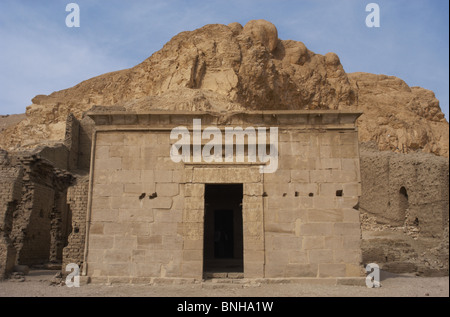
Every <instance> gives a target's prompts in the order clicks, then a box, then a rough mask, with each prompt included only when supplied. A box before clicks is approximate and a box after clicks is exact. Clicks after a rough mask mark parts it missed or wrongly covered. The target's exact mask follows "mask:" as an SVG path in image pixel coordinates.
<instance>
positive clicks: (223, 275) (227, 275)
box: [205, 272, 244, 279]
mask: <svg viewBox="0 0 450 317" xmlns="http://www.w3.org/2000/svg"><path fill="white" fill-rule="evenodd" d="M205 278H206V279H213V278H217V279H242V278H244V273H240V272H206V273H205Z"/></svg>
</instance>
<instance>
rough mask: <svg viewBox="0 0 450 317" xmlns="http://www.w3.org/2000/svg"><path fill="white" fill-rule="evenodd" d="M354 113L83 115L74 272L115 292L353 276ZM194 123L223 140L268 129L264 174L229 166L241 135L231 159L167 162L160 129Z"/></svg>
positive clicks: (166, 132)
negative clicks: (81, 222) (136, 286)
mask: <svg viewBox="0 0 450 317" xmlns="http://www.w3.org/2000/svg"><path fill="white" fill-rule="evenodd" d="M360 114H361V113H357V112H346V111H337V110H336V111H331V110H327V111H258V112H246V113H235V114H228V115H227V116H223V115H222V116H221V115H219V114H212V113H204V112H198V113H197V112H150V113H127V112H113V111H111V112H104V111H103V112H90V113H88V116H89V117H90V118H91V119H92V120H93V121H94V122H95V129H94V133H93V135H92V151H91V167H90V175H89V180H88V184H89V186H88V201H87V205H86V208H87V210H86V226H85V230H83V231H85V237H86V238H85V241H84V245H83V250H84V252H83V259H82V260H81V263H83V267H82V274H83V275H85V276H87V277H88V278H89V279H90V280H91V282H125V283H129V282H132V283H134V282H147V281H152V280H154V279H161V278H182V279H193V280H201V279H203V278H207V277H208V276H218V275H215V274H219V275H220V274H221V276H228V277H233V276H234V277H245V278H264V279H270V278H305V279H310V278H314V279H316V278H327V279H332V280H333V279H334V280H337V279H342V278H344V279H345V278H354V277H360V276H361V247H360V244H361V231H360V217H359V211H358V210H357V209H355V208H357V204H358V200H359V196H360V195H361V184H360V165H359V164H360V160H359V148H358V135H357V129H356V127H355V121H356V119H357V118H358V117H359V115H360ZM194 119H197V120H198V119H200V120H201V122H202V125H203V128H206V127H213V128H214V129H215V131H216V132H221V133H222V132H223V135H225V132H226V129H227V128H228V129H229V128H231V127H234V128H236V127H241V128H243V129H246V128H248V127H250V128H254V129H256V130H258V131H259V129H258V128H262V127H267V128H269V127H271V128H278V134H277V136H276V140H274V139H273V136H272V135H271V136H270V137H269V135H268V134H267V138H265V142H266V143H264V148H265V149H264V150H267V153H268V152H269V150H274V149H276V152H275V153H276V156H277V160H278V162H277V169H276V171H274V172H273V173H262V170H261V168H262V167H263V166H266V165H267V164H268V163H269V162H263V161H261V160H257V161H256V162H254V161H250V160H249V159H248V157H246V159H245V160H243V161H242V160H239V159H237V158H236V151H237V148H238V147H239V146H240V145H241V146H242V148H243V149H244V151H245V153H246V154H248V153H249V152H250V151H251V150H252V147H251V144H252V142H253V141H249V140H252V139H249V137H248V135H247V136H246V137H245V138H243V139H240V140H238V138H236V139H235V140H236V141H235V144H234V149H235V151H233V154H234V157H233V158H231V159H230V158H229V159H228V160H225V159H223V160H221V159H218V160H217V161H212V162H206V161H205V160H204V159H202V160H200V161H199V160H197V161H196V160H195V159H194V158H193V154H192V153H193V151H189V152H190V156H187V157H186V158H187V159H185V160H183V161H179V162H175V161H174V160H173V159H172V158H171V156H170V153H171V148H172V145H174V144H175V143H176V142H179V140H178V139H176V138H175V139H174V138H171V132H172V131H173V129H174V128H177V127H180V126H182V127H186V128H187V130H188V131H190V132H193V128H194V127H193V122H194ZM268 130H269V129H267V131H268ZM203 131H204V130H203ZM245 131H248V130H245ZM259 137H260V136H259V135H258V138H259ZM189 140H190V141H191V142H192V139H189ZM215 141H217V140H215ZM220 141H222V140H220ZM206 143H208V140H205V139H202V145H201V146H202V148H204V146H206ZM224 143H225V142H224ZM259 143H261V142H259ZM194 146H195V145H194ZM221 146H222V145H221ZM258 146H261V145H260V144H258ZM271 147H272V148H271ZM188 149H189V144H188ZM190 149H192V146H190ZM214 152H215V150H214ZM218 153H220V151H218ZM224 153H225V150H224V151H222V155H224ZM215 154H217V153H215ZM195 161H196V162H195ZM83 184H84V188H86V185H85V184H86V183H83ZM68 248H70V245H69V246H68Z"/></svg>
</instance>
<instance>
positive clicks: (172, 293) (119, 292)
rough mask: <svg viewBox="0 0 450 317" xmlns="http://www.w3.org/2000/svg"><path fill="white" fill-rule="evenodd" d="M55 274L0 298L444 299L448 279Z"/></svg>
mask: <svg viewBox="0 0 450 317" xmlns="http://www.w3.org/2000/svg"><path fill="white" fill-rule="evenodd" d="M56 273H57V271H44V270H35V271H31V272H30V273H29V275H27V276H26V277H25V280H24V281H20V279H10V280H6V281H4V282H0V297H7V296H11V297H16V296H19V297H21V296H24V297H34V296H39V297H47V296H48V297H72V296H74V297H85V296H86V297H91V296H95V297H123V296H126V297H267V296H269V297H428V296H431V297H448V296H449V278H448V276H447V277H416V276H414V275H405V274H404V275H395V274H390V273H384V272H382V274H381V285H382V287H380V288H367V287H366V286H346V285H336V286H332V285H313V284H284V283H279V284H278V283H277V284H261V283H246V284H232V283H214V282H211V281H208V282H203V283H197V284H181V285H164V284H160V285H149V284H147V285H145V284H143V285H130V284H113V285H105V284H87V285H81V286H80V287H79V288H76V287H72V288H69V287H67V286H63V285H60V284H56V283H55V279H54V276H55V274H56Z"/></svg>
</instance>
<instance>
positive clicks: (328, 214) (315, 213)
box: [307, 209, 344, 222]
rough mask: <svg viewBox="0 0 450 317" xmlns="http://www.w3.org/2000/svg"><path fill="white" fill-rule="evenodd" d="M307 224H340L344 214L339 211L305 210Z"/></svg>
mask: <svg viewBox="0 0 450 317" xmlns="http://www.w3.org/2000/svg"><path fill="white" fill-rule="evenodd" d="M307 215H308V222H342V221H343V220H344V213H343V211H342V210H339V209H331V210H326V209H310V210H307Z"/></svg>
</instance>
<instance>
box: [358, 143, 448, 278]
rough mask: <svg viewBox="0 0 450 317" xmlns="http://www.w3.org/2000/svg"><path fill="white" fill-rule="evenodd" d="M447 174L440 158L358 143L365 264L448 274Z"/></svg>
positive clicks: (391, 270)
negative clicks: (389, 150)
mask: <svg viewBox="0 0 450 317" xmlns="http://www.w3.org/2000/svg"><path fill="white" fill-rule="evenodd" d="M448 174H449V163H448V159H446V158H443V157H438V156H434V155H430V154H423V153H420V154H419V153H415V154H408V155H404V154H394V153H390V152H380V151H378V150H377V149H376V148H375V147H374V146H373V144H364V145H363V146H362V150H361V175H362V196H361V200H360V206H359V207H360V210H361V212H362V213H363V223H362V225H363V241H362V242H363V243H362V249H363V262H364V263H371V262H375V263H377V264H379V265H380V267H381V268H382V269H383V270H387V271H389V272H392V273H416V274H421V275H425V276H442V275H448V271H449V265H448V254H449V248H448V239H449V238H448V232H449V230H448V227H449V211H448V207H449V183H448ZM446 241H447V243H446Z"/></svg>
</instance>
